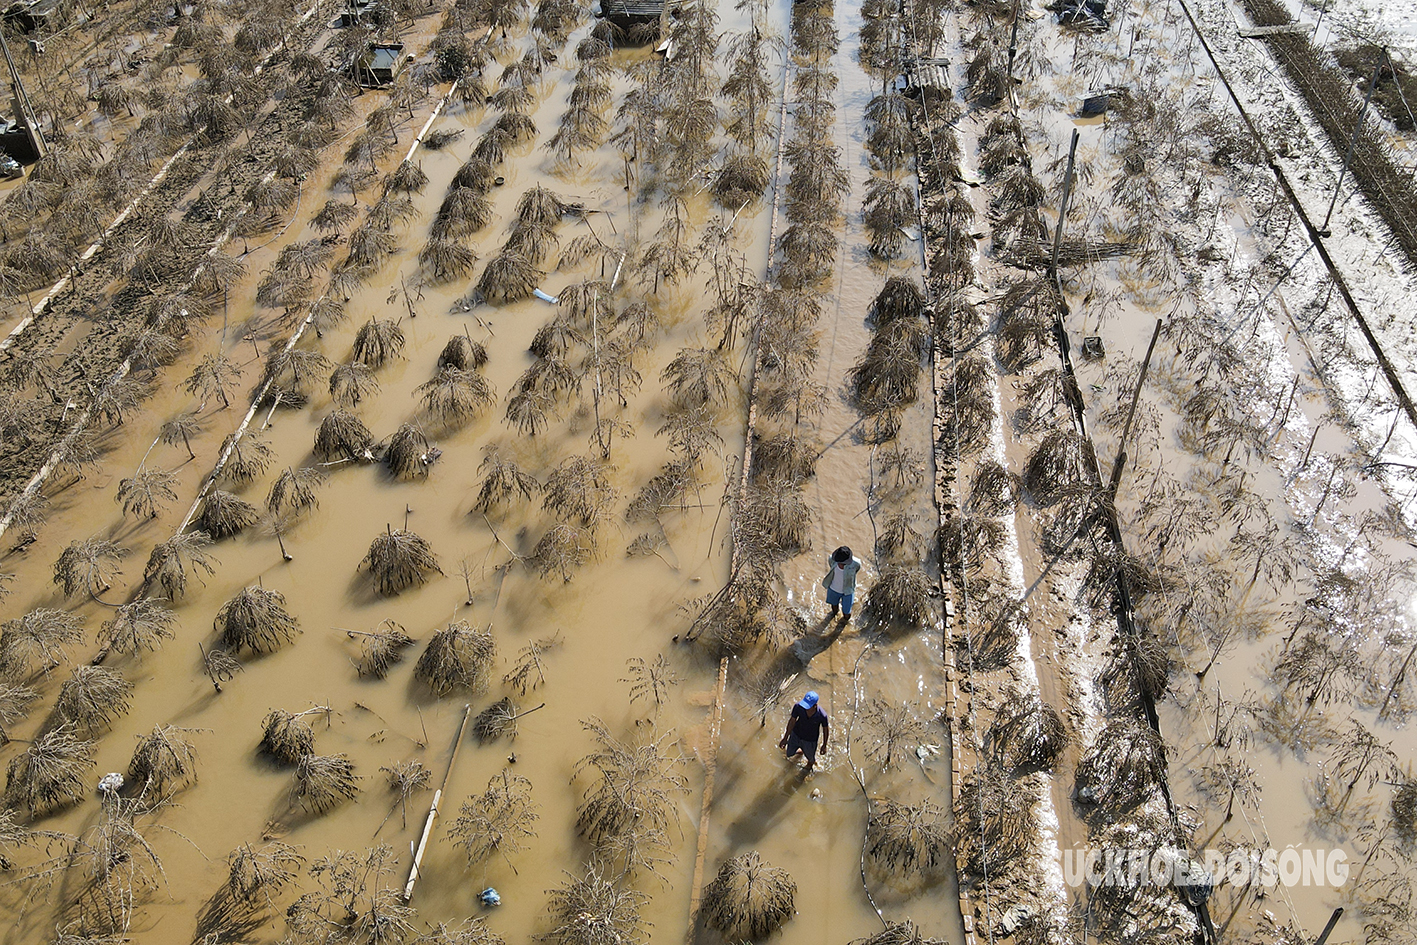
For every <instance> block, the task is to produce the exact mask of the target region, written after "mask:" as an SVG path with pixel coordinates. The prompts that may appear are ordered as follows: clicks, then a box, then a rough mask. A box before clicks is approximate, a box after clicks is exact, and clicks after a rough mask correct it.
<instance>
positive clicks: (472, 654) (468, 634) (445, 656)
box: [413, 620, 497, 696]
mask: <svg viewBox="0 0 1417 945" xmlns="http://www.w3.org/2000/svg"><path fill="white" fill-rule="evenodd" d="M496 656H497V647H496V644H495V643H494V642H493V640H492V634H491V632H490V631H489V630H485V629H480V628H477V627H474V626H472V624H470V623H468V622H467V621H465V620H454V621H453V622H452V623H450V624H448V626H447V628H446V629H443V630H438V631H436V632H435V633H434V634H433V636H432V637H431V638H430V639H429V641H428V646H427V647H425V648H424V650H423V653H422V655H420V656H419V657H418V663H417V664H416V665H415V666H414V668H413V674H414V676H415V677H417V678H418V679H420V680H422V681H423V682H424V683H426V684H427V685H428V687H429V688H430V689H432V690H433V691H434V692H435V693H437V694H438V695H440V696H442V695H447V694H448V693H449V692H452V691H454V690H458V689H463V690H466V691H468V692H471V693H479V692H482V691H484V690H485V689H486V688H487V684H488V683H489V682H490V681H491V679H490V677H491V672H492V664H493V661H494V660H495V659H496Z"/></svg>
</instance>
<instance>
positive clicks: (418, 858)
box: [403, 702, 541, 902]
mask: <svg viewBox="0 0 1417 945" xmlns="http://www.w3.org/2000/svg"><path fill="white" fill-rule="evenodd" d="M537 708H541V707H540V706H537ZM470 715H472V703H471V702H469V703H468V704H467V705H465V706H463V707H462V721H461V722H459V723H458V734H457V735H456V736H455V737H454V738H453V753H452V755H451V756H450V757H449V758H448V770H447V771H444V772H443V783H442V784H440V785H438V790H436V791H434V792H433V803H432V805H431V806H429V808H428V819H427V820H425V821H424V822H423V836H421V837H419V838H418V848H417V849H416V850H415V851H414V854H413V865H412V866H411V867H409V870H408V882H407V883H405V884H404V887H403V901H404V902H408V901H409V900H410V899H412V898H413V884H414V883H416V882H418V865H419V864H420V863H422V862H423V853H424V851H426V850H427V849H428V838H429V837H430V836H432V834H433V821H435V820H437V819H438V802H439V801H441V800H442V799H443V792H444V791H446V790H447V789H448V778H450V777H452V774H453V765H455V764H457V760H458V749H459V748H461V747H462V733H463V729H465V728H467V719H468V716H470Z"/></svg>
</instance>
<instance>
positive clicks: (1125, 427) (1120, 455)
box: [1107, 318, 1161, 508]
mask: <svg viewBox="0 0 1417 945" xmlns="http://www.w3.org/2000/svg"><path fill="white" fill-rule="evenodd" d="M1160 337H1161V319H1159V318H1158V319H1157V320H1156V327H1155V328H1153V329H1152V331H1151V343H1150V344H1148V345H1147V346H1146V357H1145V358H1142V362H1141V373H1139V374H1138V375H1137V386H1136V389H1135V390H1133V391H1132V403H1131V406H1130V407H1128V408H1127V420H1126V422H1125V423H1123V424H1122V438H1121V440H1119V441H1118V442H1117V461H1116V462H1114V463H1113V464H1112V480H1111V482H1109V483H1108V484H1107V495H1108V497H1109V498H1110V499H1111V502H1112V507H1113V508H1116V506H1117V483H1118V482H1119V481H1120V480H1121V478H1122V467H1123V466H1124V465H1126V462H1127V436H1128V435H1129V434H1130V433H1131V432H1132V418H1133V417H1134V416H1136V412H1137V401H1138V400H1140V399H1141V385H1142V383H1143V382H1144V381H1145V380H1146V371H1147V368H1149V367H1151V353H1152V352H1153V351H1155V350H1156V339H1157V338H1160Z"/></svg>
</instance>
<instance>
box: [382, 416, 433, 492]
mask: <svg viewBox="0 0 1417 945" xmlns="http://www.w3.org/2000/svg"><path fill="white" fill-rule="evenodd" d="M438 455H439V450H438V449H437V448H436V447H435V446H433V443H432V441H430V440H429V439H428V437H427V435H425V434H424V432H423V431H422V430H421V429H419V428H418V427H417V426H415V425H413V424H411V423H405V424H402V425H401V426H400V427H399V428H398V429H397V430H395V431H394V434H393V436H391V437H389V439H388V443H387V444H386V445H385V447H384V465H385V466H387V467H388V468H389V472H390V473H391V474H392V475H393V476H394V477H395V478H398V479H408V478H410V477H412V476H423V475H427V473H428V468H429V467H430V466H431V465H432V464H433V461H434V460H435V459H437V458H438Z"/></svg>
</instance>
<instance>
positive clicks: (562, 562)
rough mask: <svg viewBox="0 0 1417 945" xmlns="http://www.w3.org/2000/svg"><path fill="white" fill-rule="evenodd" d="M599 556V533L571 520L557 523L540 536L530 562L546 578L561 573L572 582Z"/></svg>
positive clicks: (562, 577)
mask: <svg viewBox="0 0 1417 945" xmlns="http://www.w3.org/2000/svg"><path fill="white" fill-rule="evenodd" d="M594 556H595V532H594V531H593V530H592V529H590V528H586V527H580V526H577V525H573V524H570V523H568V522H557V523H556V524H554V525H552V526H551V527H550V528H548V529H547V530H546V531H545V532H544V533H542V536H541V537H540V538H539V539H537V542H536V546H535V547H534V548H532V551H531V555H530V556H529V557H528V558H527V564H529V565H531V566H532V567H534V568H536V569H537V570H538V571H540V572H541V576H542V577H543V578H545V577H550V576H551V575H553V574H559V575H560V576H561V580H563V581H570V580H571V577H572V576H573V575H574V574H575V572H576V570H577V569H578V568H580V567H581V566H582V565H584V564H585V563H586V562H588V561H590V560H591V558H593V557H594Z"/></svg>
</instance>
